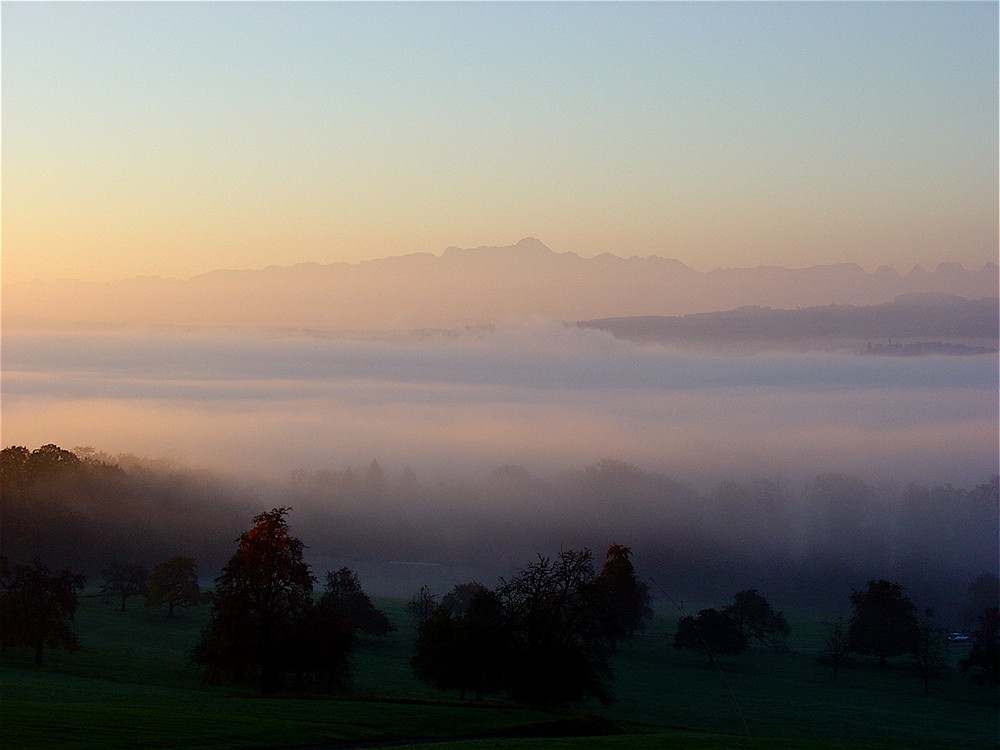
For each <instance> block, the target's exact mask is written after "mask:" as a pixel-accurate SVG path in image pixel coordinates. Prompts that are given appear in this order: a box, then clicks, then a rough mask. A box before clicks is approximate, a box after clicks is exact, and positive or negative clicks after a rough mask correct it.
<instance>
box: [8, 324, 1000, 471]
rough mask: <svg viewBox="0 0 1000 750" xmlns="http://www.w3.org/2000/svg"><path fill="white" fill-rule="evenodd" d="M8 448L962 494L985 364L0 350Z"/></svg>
mask: <svg viewBox="0 0 1000 750" xmlns="http://www.w3.org/2000/svg"><path fill="white" fill-rule="evenodd" d="M3 364H4V369H5V373H4V404H3V418H4V443H5V445H9V444H11V443H20V444H25V445H40V444H42V443H47V442H55V443H59V444H60V445H63V446H68V447H72V446H74V445H94V446H97V447H99V448H100V449H102V450H105V451H108V452H110V453H117V452H134V453H139V454H141V455H147V456H154V457H167V458H171V459H175V460H178V461H180V462H182V463H185V464H188V465H194V466H205V467H210V468H213V469H217V470H219V471H221V472H223V473H225V474H230V475H233V476H247V475H249V476H252V477H253V478H255V479H256V480H263V481H275V480H281V479H283V478H284V477H287V475H288V474H289V473H290V472H292V471H295V470H300V469H304V470H310V471H312V470H322V469H324V468H328V467H333V466H342V465H357V464H364V463H366V462H368V461H370V460H372V459H373V458H377V459H378V460H379V461H381V462H382V463H383V464H384V465H386V466H389V467H394V468H398V469H402V468H404V467H407V466H409V467H411V468H412V469H414V470H415V471H418V472H419V473H420V474H421V475H422V476H425V477H431V478H435V479H453V478H462V477H466V476H477V475H480V474H481V473H482V472H484V471H491V470H493V469H495V468H497V467H499V466H503V465H511V464H513V465H523V466H525V467H526V468H528V469H529V470H532V471H543V472H551V471H558V470H560V469H564V468H570V467H575V466H581V465H584V464H587V463H590V462H594V461H597V460H600V459H602V458H614V459H621V460H626V461H629V462H632V463H634V464H636V465H638V466H640V467H642V468H643V469H645V470H649V471H658V472H663V473H665V474H668V475H670V476H672V477H677V478H679V479H680V480H682V481H685V482H691V483H693V484H695V485H697V486H713V485H714V484H715V483H717V482H718V481H720V480H722V479H725V478H727V477H745V476H757V475H773V474H783V475H786V476H792V477H809V476H813V475H815V474H817V473H821V472H840V473H845V474H854V475H858V476H861V477H864V478H866V479H867V480H870V481H882V480H898V481H904V480H918V481H927V482H952V483H955V484H957V485H962V486H968V485H970V484H972V483H975V482H981V481H984V480H985V479H987V478H988V477H989V476H991V475H992V474H993V473H994V472H995V471H996V456H997V433H996V426H997V403H996V385H997V361H996V357H995V356H989V355H987V356H977V357H923V358H916V359H911V358H875V357H860V356H855V355H835V354H773V355H752V356H721V355H714V356H713V355H707V354H693V353H690V352H688V353H682V352H676V351H671V350H668V349H643V348H640V347H637V346H635V345H633V344H630V343H628V342H624V341H620V340H617V339H615V338H613V337H612V336H611V335H610V334H608V333H605V332H602V331H596V330H586V329H579V328H573V327H567V326H564V325H562V324H560V323H555V322H551V321H545V320H538V321H535V322H534V323H530V324H524V325H511V326H508V327H500V328H499V329H496V330H495V331H488V332H481V333H478V334H475V335H469V336H466V337H453V338H431V339H420V338H411V339H404V338H400V339H398V340H396V341H375V340H338V339H332V338H321V337H310V336H306V335H285V336H276V335H264V334H259V335H257V334H246V333H240V334H234V333H216V334H207V333H198V334H187V335H185V334H182V333H133V334H127V335H126V334H120V335H112V334H108V335H100V334H92V335H58V334H52V335H35V334H25V333H16V332H14V333H10V334H6V335H5V337H4V348H3Z"/></svg>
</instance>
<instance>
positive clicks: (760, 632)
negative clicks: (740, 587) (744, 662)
mask: <svg viewBox="0 0 1000 750" xmlns="http://www.w3.org/2000/svg"><path fill="white" fill-rule="evenodd" d="M723 612H724V613H725V614H726V615H727V616H728V617H729V619H731V620H732V621H733V623H734V624H735V625H736V627H737V628H738V629H739V631H740V634H742V636H743V637H744V638H745V639H747V641H751V640H753V641H757V642H758V643H760V644H761V645H763V646H768V647H771V648H774V647H778V646H783V644H784V642H785V638H787V637H788V634H789V633H790V632H791V631H792V629H791V627H790V626H789V624H788V621H787V620H786V619H785V616H784V615H783V614H782V613H781V612H775V611H774V607H772V606H771V604H770V602H768V601H767V599H765V598H764V597H763V596H761V595H760V592H758V591H757V589H747V590H745V591H740V592H738V593H737V594H736V596H735V598H734V600H733V603H732V604H730V605H729V606H727V607H726V608H725V609H723Z"/></svg>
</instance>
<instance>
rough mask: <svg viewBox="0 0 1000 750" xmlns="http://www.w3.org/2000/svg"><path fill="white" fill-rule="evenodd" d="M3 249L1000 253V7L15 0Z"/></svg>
mask: <svg viewBox="0 0 1000 750" xmlns="http://www.w3.org/2000/svg"><path fill="white" fill-rule="evenodd" d="M2 12H3V19H2V20H3V27H2V28H3V162H4V166H3V188H4V191H3V202H4V206H3V208H4V216H3V219H4V230H5V231H4V237H3V272H4V277H5V279H6V280H18V279H28V278H35V277H39V278H62V277H70V278H84V279H109V278H121V277H129V276H134V275H138V274H141V273H150V274H159V275H173V276H181V277H184V276H190V275H193V274H195V273H199V272H202V271H205V270H209V269H211V268H219V267H261V266H264V265H267V264H271V263H278V264H284V263H294V262H299V261H310V260H314V261H320V262H333V261H338V260H347V261H356V260H360V259H364V258H372V257H383V256H387V255H398V254H403V253H406V252H415V251H431V252H440V251H441V250H443V249H444V248H445V247H447V246H449V245H460V246H475V245H481V244H512V243H514V242H516V241H517V240H518V239H520V238H521V237H523V236H535V237H538V238H540V239H542V240H543V241H544V242H546V243H547V244H548V245H549V246H551V247H552V248H553V249H555V250H557V251H575V252H579V253H580V254H581V255H594V254H597V253H600V252H605V251H610V252H613V253H616V254H620V255H626V256H627V255H632V254H639V255H648V254H658V255H663V256H666V257H676V258H678V259H680V260H682V261H684V262H685V263H688V264H689V265H691V266H693V267H695V268H698V269H700V270H708V269H711V268H715V267H718V266H742V265H750V266H752V265H757V264H778V265H786V266H803V265H811V264H814V263H832V262H845V261H850V262H858V263H860V264H862V265H864V266H866V267H870V268H874V267H877V266H878V265H881V264H883V263H885V264H890V265H896V266H899V267H901V268H904V269H905V268H908V267H909V266H912V265H913V264H915V263H922V264H924V265H928V266H931V267H933V266H935V265H936V264H937V263H938V262H941V261H950V260H954V261H959V262H962V263H965V264H966V265H968V266H979V265H981V264H982V263H984V262H986V261H988V260H993V259H995V257H996V252H997V197H998V196H997V166H998V164H997V132H998V123H997V112H998V102H997V60H998V53H997V5H996V4H995V3H988V2H968V3H966V2H958V3H951V2H938V3H935V2H927V3H921V2H913V3H893V2H889V3H875V2H873V3H853V2H852V3H846V2H830V3H822V2H818V3H806V2H783V3H777V2H775V3H770V2H766V3H756V2H747V3H741V2H736V3H714V2H705V3H701V2H676V3H659V2H649V3H645V2H643V3H617V2H607V3H603V2H596V3H506V2H504V3H424V2H411V3H329V2H305V3H284V2H259V3H242V2H232V3H228V2H227V3H203V4H201V3H89V2H88V3H10V2H7V3H4V5H3V11H2Z"/></svg>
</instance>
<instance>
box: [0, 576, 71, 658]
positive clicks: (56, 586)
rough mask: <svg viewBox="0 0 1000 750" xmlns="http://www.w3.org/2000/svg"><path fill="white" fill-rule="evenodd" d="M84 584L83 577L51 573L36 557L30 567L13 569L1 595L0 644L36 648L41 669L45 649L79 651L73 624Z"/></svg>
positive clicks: (5, 646) (36, 656) (36, 655)
mask: <svg viewBox="0 0 1000 750" xmlns="http://www.w3.org/2000/svg"><path fill="white" fill-rule="evenodd" d="M0 567H6V563H4V565H0ZM83 582H84V578H83V576H81V575H76V574H75V573H73V572H71V571H70V570H69V569H66V570H63V571H60V572H58V573H54V572H52V571H51V570H49V568H48V567H47V566H46V565H44V564H43V563H42V561H41V560H39V559H37V558H36V559H35V560H34V561H33V562H32V563H31V564H30V565H15V566H13V568H12V569H10V571H9V574H8V575H7V582H6V585H5V586H4V588H3V591H2V592H0V645H2V646H3V647H4V648H7V647H8V646H28V647H30V648H32V649H34V651H35V664H37V665H39V666H41V665H42V661H43V660H42V652H43V650H44V649H45V647H46V646H48V647H49V648H64V649H66V650H67V651H77V650H79V649H80V641H79V639H78V638H77V636H76V633H75V632H73V629H72V627H71V623H72V622H73V618H74V615H75V613H76V608H77V592H78V591H79V590H80V589H82V588H83Z"/></svg>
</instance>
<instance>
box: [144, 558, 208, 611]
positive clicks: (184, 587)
mask: <svg viewBox="0 0 1000 750" xmlns="http://www.w3.org/2000/svg"><path fill="white" fill-rule="evenodd" d="M146 593H147V598H146V604H147V605H148V606H150V607H155V606H157V605H160V604H166V605H167V617H173V616H174V609H175V608H176V607H192V606H194V605H196V604H198V603H200V602H201V601H202V596H201V587H200V586H199V585H198V563H197V562H195V560H194V558H192V557H185V556H183V555H174V556H173V557H171V558H170V559H169V560H165V561H163V562H161V563H157V564H156V565H154V566H153V572H152V574H151V575H150V577H149V582H148V583H147V585H146Z"/></svg>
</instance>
